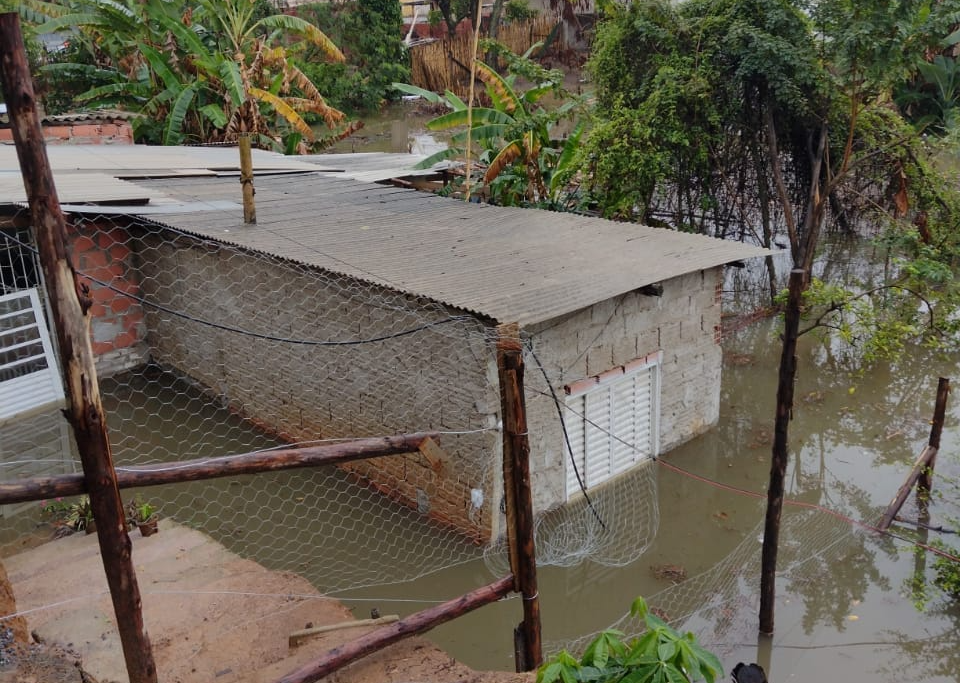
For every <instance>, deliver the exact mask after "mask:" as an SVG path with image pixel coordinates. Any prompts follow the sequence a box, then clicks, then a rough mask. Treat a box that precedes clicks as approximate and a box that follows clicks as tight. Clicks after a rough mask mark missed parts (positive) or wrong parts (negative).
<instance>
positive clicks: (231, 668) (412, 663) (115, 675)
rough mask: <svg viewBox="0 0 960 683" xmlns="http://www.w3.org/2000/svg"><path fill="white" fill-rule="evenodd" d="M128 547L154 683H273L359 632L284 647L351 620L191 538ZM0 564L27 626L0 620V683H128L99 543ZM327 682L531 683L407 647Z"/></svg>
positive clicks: (4, 585) (3, 606)
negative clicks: (307, 630)
mask: <svg viewBox="0 0 960 683" xmlns="http://www.w3.org/2000/svg"><path fill="white" fill-rule="evenodd" d="M131 539H132V540H133V543H134V548H133V559H134V566H135V567H136V570H137V575H138V580H139V584H140V591H141V595H142V597H143V610H144V622H145V624H146V626H147V630H148V632H149V634H150V636H151V638H150V639H151V643H152V645H153V653H154V659H155V661H156V664H157V671H158V673H159V679H160V681H162V683H200V682H203V683H208V682H209V681H216V683H239V682H241V681H243V682H244V683H246V682H252V683H269V682H271V681H275V680H276V679H278V678H280V677H281V676H283V675H285V674H287V673H289V672H291V671H292V670H294V669H296V668H297V667H298V666H301V665H303V664H305V663H306V662H308V661H311V660H312V659H315V658H316V657H318V656H319V655H320V654H322V653H324V652H326V651H328V650H329V649H332V648H334V647H337V646H338V645H341V644H343V643H345V642H348V641H349V640H350V639H352V638H355V637H356V636H357V635H359V634H361V633H363V632H364V631H363V629H362V628H360V629H358V628H354V629H349V630H339V631H334V632H332V633H328V634H323V635H322V636H319V637H316V638H314V639H311V640H309V641H308V642H306V643H303V644H302V645H300V646H298V647H290V646H289V645H288V636H289V634H290V633H291V632H293V631H296V630H298V629H302V628H304V627H305V626H307V624H308V623H309V624H312V625H314V626H321V625H326V624H333V623H337V622H343V621H349V620H352V619H354V618H355V617H354V615H353V614H352V613H351V612H350V611H349V610H347V609H346V608H345V607H344V606H343V605H341V604H340V603H339V602H337V601H336V600H330V599H325V598H323V596H321V595H320V594H319V593H318V592H317V591H316V590H315V589H314V588H313V587H312V586H311V585H310V584H309V583H307V582H306V581H305V580H304V579H302V578H301V577H299V576H297V575H295V574H291V573H287V572H275V571H269V570H267V569H265V568H264V567H262V566H260V565H258V564H256V563H254V562H251V561H249V560H244V559H241V558H240V557H238V556H236V555H233V554H232V553H230V552H228V551H227V550H226V549H225V548H223V546H221V545H219V544H217V543H215V542H214V541H213V540H212V539H210V538H209V537H208V536H206V535H204V534H202V533H201V532H199V531H195V530H193V529H189V528H187V527H183V526H179V525H176V524H174V523H172V522H169V521H164V522H162V523H161V532H160V533H159V534H157V535H155V536H152V537H150V538H142V537H140V536H139V535H138V534H137V533H136V532H134V533H133V534H132V536H131ZM3 564H4V565H5V568H6V570H5V571H4V570H3V568H2V566H0V614H14V613H16V609H17V607H19V609H20V610H21V611H24V612H27V613H28V614H27V615H26V619H25V620H24V618H23V617H17V618H15V619H7V620H0V683H14V682H16V683H111V682H113V683H125V682H126V681H127V677H126V673H125V669H124V666H123V657H122V652H121V648H120V642H119V637H118V635H117V633H116V628H115V622H114V618H113V610H112V607H111V602H110V598H109V594H108V592H107V586H106V579H105V578H104V574H103V568H102V565H101V562H100V553H99V547H98V545H97V539H96V536H92V535H91V536H85V535H82V534H76V535H73V536H69V537H67V538H62V539H58V540H55V541H51V542H50V543H46V544H44V545H41V546H39V547H36V548H32V549H29V550H26V551H24V552H21V553H19V554H16V555H13V556H10V557H7V558H5V559H4V560H3ZM8 578H9V580H8ZM11 587H12V591H11V590H10V589H11ZM14 599H16V603H14ZM38 608H42V609H38ZM34 610H35V611H34ZM24 622H25V623H24ZM366 628H369V627H366ZM28 633H30V634H31V635H30V636H28V635H27V634H28ZM478 637H482V636H478ZM327 680H329V681H331V682H333V681H335V682H336V683H361V682H381V681H382V682H384V683H393V682H397V683H399V682H401V681H402V682H404V683H412V682H414V681H421V682H423V683H453V682H461V681H462V682H468V681H469V682H470V683H532V681H533V680H534V677H533V674H515V673H512V672H476V671H473V670H471V669H469V668H467V667H466V666H464V665H462V664H460V663H459V662H457V661H455V660H454V659H452V658H451V657H450V656H449V655H447V654H446V653H444V652H443V651H442V650H440V649H439V648H437V647H436V646H434V645H433V644H431V643H430V642H429V641H427V640H426V639H424V638H411V639H408V640H406V641H403V642H400V643H397V644H396V645H393V646H391V647H389V648H386V649H385V650H383V651H381V652H379V653H377V654H375V655H371V656H370V657H367V658H365V659H362V660H360V661H358V662H355V663H354V664H352V665H350V666H348V667H346V668H345V669H342V670H341V671H339V672H337V673H335V674H333V675H331V676H330V677H329V678H328V679H327Z"/></svg>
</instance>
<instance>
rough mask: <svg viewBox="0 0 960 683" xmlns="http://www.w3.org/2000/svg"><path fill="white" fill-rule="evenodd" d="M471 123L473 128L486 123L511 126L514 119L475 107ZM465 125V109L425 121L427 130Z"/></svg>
mask: <svg viewBox="0 0 960 683" xmlns="http://www.w3.org/2000/svg"><path fill="white" fill-rule="evenodd" d="M471 122H472V125H474V126H476V125H478V124H488V123H502V124H511V123H513V122H514V119H513V117H511V116H510V115H509V114H505V113H503V112H500V111H497V110H496V109H487V108H486V107H476V108H474V110H473V115H472V117H471ZM465 125H467V110H466V109H458V110H457V111H452V112H449V113H447V114H443V115H442V116H438V117H437V118H435V119H430V120H429V121H427V128H428V129H429V130H446V129H447V128H454V127H456V126H465Z"/></svg>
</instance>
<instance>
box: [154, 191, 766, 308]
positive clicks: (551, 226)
mask: <svg viewBox="0 0 960 683" xmlns="http://www.w3.org/2000/svg"><path fill="white" fill-rule="evenodd" d="M154 182H159V181H145V184H146V185H147V186H148V187H152V186H154ZM157 187H162V188H163V189H164V190H165V191H167V192H169V193H171V194H173V195H176V196H178V197H179V198H181V199H183V200H186V201H207V200H212V199H214V198H217V199H224V198H230V197H234V196H235V195H239V189H238V188H237V187H236V185H235V182H230V183H228V182H226V181H225V180H224V179H193V180H190V181H184V180H164V181H162V184H161V185H157ZM256 190H257V196H256V200H257V220H258V224H257V225H255V226H246V225H244V224H243V221H242V212H241V211H240V210H235V211H209V212H207V211H204V212H196V213H185V214H177V215H174V216H163V217H162V218H161V217H156V218H155V219H154V220H157V221H159V222H162V223H163V224H164V225H169V226H171V227H175V228H178V229H181V230H183V231H186V232H190V233H194V234H197V235H202V236H205V237H210V238H213V239H215V240H219V241H222V242H226V243H230V244H236V245H240V246H243V247H247V248H250V249H255V250H258V251H262V252H265V253H269V254H272V255H275V256H279V257H282V258H286V259H289V260H292V261H297V262H301V263H307V264H310V265H313V266H317V267H320V268H324V269H327V270H330V271H333V272H337V273H342V274H344V275H349V276H352V277H356V278H359V279H362V280H366V281H369V282H374V283H377V284H381V285H386V286H388V287H391V288H394V289H397V290H401V291H405V292H409V293H412V294H417V295H422V296H425V297H428V298H430V299H434V300H436V301H440V302H443V303H446V304H450V305H452V306H455V307H458V308H461V309H465V310H469V311H474V312H478V313H481V314H483V315H486V316H489V317H490V318H493V319H495V320H497V321H501V322H518V323H520V324H521V325H529V324H533V323H538V322H542V321H546V320H550V319H552V318H556V317H558V316H561V315H564V314H567V313H570V312H573V311H576V310H579V309H582V308H585V307H587V306H590V305H592V304H595V303H598V302H600V301H603V300H605V299H608V298H611V297H614V296H617V295H619V294H623V293H625V292H629V291H631V290H634V289H637V288H639V287H643V286H644V285H648V284H653V283H657V282H662V281H664V280H668V279H670V278H674V277H677V276H679V275H683V274H685V273H690V272H695V271H698V270H701V269H705V268H711V267H714V266H718V265H721V264H724V263H729V262H731V261H737V260H741V259H745V258H751V257H755V256H762V255H764V254H766V253H768V252H767V251H766V250H763V249H759V248H756V247H752V246H746V245H743V244H740V243H737V242H729V241H724V240H718V239H713V238H710V237H703V236H700V235H688V234H683V233H678V232H674V231H671V230H662V229H657V228H649V227H645V226H639V225H635V224H630V223H616V222H613V221H607V220H603V219H598V218H586V217H583V216H577V215H573V214H564V213H552V212H546V211H537V210H532V209H515V208H505V207H494V206H489V205H475V204H469V205H468V204H464V203H463V202H459V201H455V200H452V199H445V198H442V197H438V196H436V195H430V194H425V193H421V192H416V191H414V190H405V189H400V188H395V187H387V186H380V185H370V184H363V183H357V182H354V181H349V180H345V179H338V178H328V177H323V176H321V175H314V174H310V175H302V176H286V177H264V178H258V179H257V182H256Z"/></svg>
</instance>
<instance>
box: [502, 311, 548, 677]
mask: <svg viewBox="0 0 960 683" xmlns="http://www.w3.org/2000/svg"><path fill="white" fill-rule="evenodd" d="M497 332H498V340H497V368H498V371H499V375H500V401H501V408H502V413H503V467H504V489H505V490H504V494H505V499H506V506H507V519H508V524H510V523H512V524H513V525H514V528H513V529H511V530H510V532H509V533H508V550H509V553H510V566H511V568H513V569H514V578H515V581H516V590H517V591H519V592H520V594H521V595H522V596H523V622H522V623H521V624H520V625H519V626H518V627H517V631H516V633H515V637H516V639H517V648H516V650H517V654H518V658H517V671H532V670H534V669H536V668H537V667H538V666H540V664H541V662H542V661H543V651H542V645H541V639H540V593H539V591H538V589H537V558H536V546H535V544H534V538H533V531H534V520H533V490H532V488H531V485H530V441H529V439H528V437H527V412H526V404H525V402H524V397H523V347H522V346H521V344H520V331H519V327H518V326H517V325H516V324H510V325H501V326H499V327H498V328H497ZM508 486H509V488H508Z"/></svg>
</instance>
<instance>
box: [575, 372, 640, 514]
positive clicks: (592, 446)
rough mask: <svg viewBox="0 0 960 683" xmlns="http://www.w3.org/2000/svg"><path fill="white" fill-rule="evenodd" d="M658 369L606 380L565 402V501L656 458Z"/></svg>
mask: <svg viewBox="0 0 960 683" xmlns="http://www.w3.org/2000/svg"><path fill="white" fill-rule="evenodd" d="M658 385H659V365H658V364H657V363H651V364H649V365H645V366H643V367H640V368H637V369H635V370H631V371H630V372H629V373H627V374H625V375H617V376H611V377H610V378H609V379H604V380H601V381H600V382H599V383H598V384H596V385H594V386H593V387H592V388H590V389H588V390H586V391H583V392H582V393H579V394H574V395H571V396H569V397H568V398H567V401H566V404H567V408H568V409H569V410H568V411H567V415H569V416H570V417H569V419H568V420H567V434H568V436H569V439H570V447H571V448H572V449H573V457H572V458H567V459H566V469H567V476H566V490H567V498H568V499H569V498H571V497H572V496H574V495H576V494H577V493H579V491H580V482H579V481H578V480H577V473H576V472H575V471H574V464H576V468H577V470H578V471H579V473H580V477H581V478H582V480H583V484H584V485H585V486H586V488H587V489H591V488H593V487H595V486H597V485H599V484H602V483H603V482H605V481H608V480H609V479H612V478H613V477H615V476H617V475H618V474H622V473H623V472H626V471H627V470H629V469H630V468H631V467H633V466H634V465H636V464H637V463H639V462H642V461H644V460H648V459H650V458H652V457H653V456H654V455H656V453H657V412H658V411H657V396H658V394H659V386H658Z"/></svg>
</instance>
